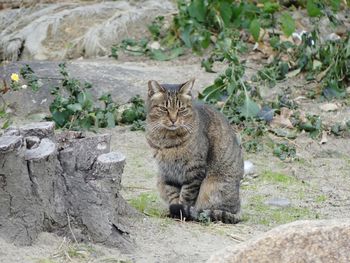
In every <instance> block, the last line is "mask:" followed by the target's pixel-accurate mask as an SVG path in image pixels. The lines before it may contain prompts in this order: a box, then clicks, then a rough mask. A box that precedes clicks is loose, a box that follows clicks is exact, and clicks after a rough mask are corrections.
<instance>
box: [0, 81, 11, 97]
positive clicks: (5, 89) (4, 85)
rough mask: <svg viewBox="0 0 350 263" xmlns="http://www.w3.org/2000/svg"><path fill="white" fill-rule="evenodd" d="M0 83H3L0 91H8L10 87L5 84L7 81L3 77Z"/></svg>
mask: <svg viewBox="0 0 350 263" xmlns="http://www.w3.org/2000/svg"><path fill="white" fill-rule="evenodd" d="M2 83H3V86H2V87H1V88H0V93H2V94H5V93H6V92H8V91H9V90H10V89H9V87H8V86H7V83H6V81H5V80H4V79H2Z"/></svg>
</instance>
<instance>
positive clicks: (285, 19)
mask: <svg viewBox="0 0 350 263" xmlns="http://www.w3.org/2000/svg"><path fill="white" fill-rule="evenodd" d="M281 24H282V31H283V33H284V34H285V35H286V36H287V37H289V36H290V35H291V34H293V33H294V31H295V22H294V20H293V18H292V17H291V15H290V14H288V13H283V14H282V16H281Z"/></svg>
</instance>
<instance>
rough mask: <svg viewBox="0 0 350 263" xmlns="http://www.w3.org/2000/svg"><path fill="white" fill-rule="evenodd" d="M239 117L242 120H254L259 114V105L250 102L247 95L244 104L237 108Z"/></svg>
mask: <svg viewBox="0 0 350 263" xmlns="http://www.w3.org/2000/svg"><path fill="white" fill-rule="evenodd" d="M239 110H240V112H241V116H242V117H244V118H246V119H247V118H254V117H256V116H257V115H258V113H259V112H260V108H259V105H258V104H257V103H256V102H255V101H253V100H251V99H250V98H249V96H248V95H246V97H245V100H244V104H243V106H241V107H240V108H239Z"/></svg>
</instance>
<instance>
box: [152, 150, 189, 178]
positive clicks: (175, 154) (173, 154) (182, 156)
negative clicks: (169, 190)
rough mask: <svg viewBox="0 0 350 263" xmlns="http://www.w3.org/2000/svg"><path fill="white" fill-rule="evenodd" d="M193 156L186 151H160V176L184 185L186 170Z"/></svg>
mask: <svg viewBox="0 0 350 263" xmlns="http://www.w3.org/2000/svg"><path fill="white" fill-rule="evenodd" d="M190 158H191V154H190V152H189V151H186V150H184V149H181V150H180V149H177V150H175V149H165V150H162V151H158V153H157V155H156V159H157V161H158V167H159V172H160V176H162V177H164V178H165V179H166V180H169V181H174V182H176V183H182V182H184V181H186V178H185V177H186V175H185V170H186V166H187V165H188V162H189V159H190Z"/></svg>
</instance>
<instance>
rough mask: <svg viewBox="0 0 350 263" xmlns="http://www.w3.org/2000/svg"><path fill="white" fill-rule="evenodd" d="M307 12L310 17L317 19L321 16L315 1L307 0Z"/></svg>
mask: <svg viewBox="0 0 350 263" xmlns="http://www.w3.org/2000/svg"><path fill="white" fill-rule="evenodd" d="M306 10H307V13H308V14H309V16H311V17H316V16H320V15H321V10H320V9H319V8H318V6H317V5H316V3H315V2H314V1H313V0H307V3H306Z"/></svg>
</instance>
